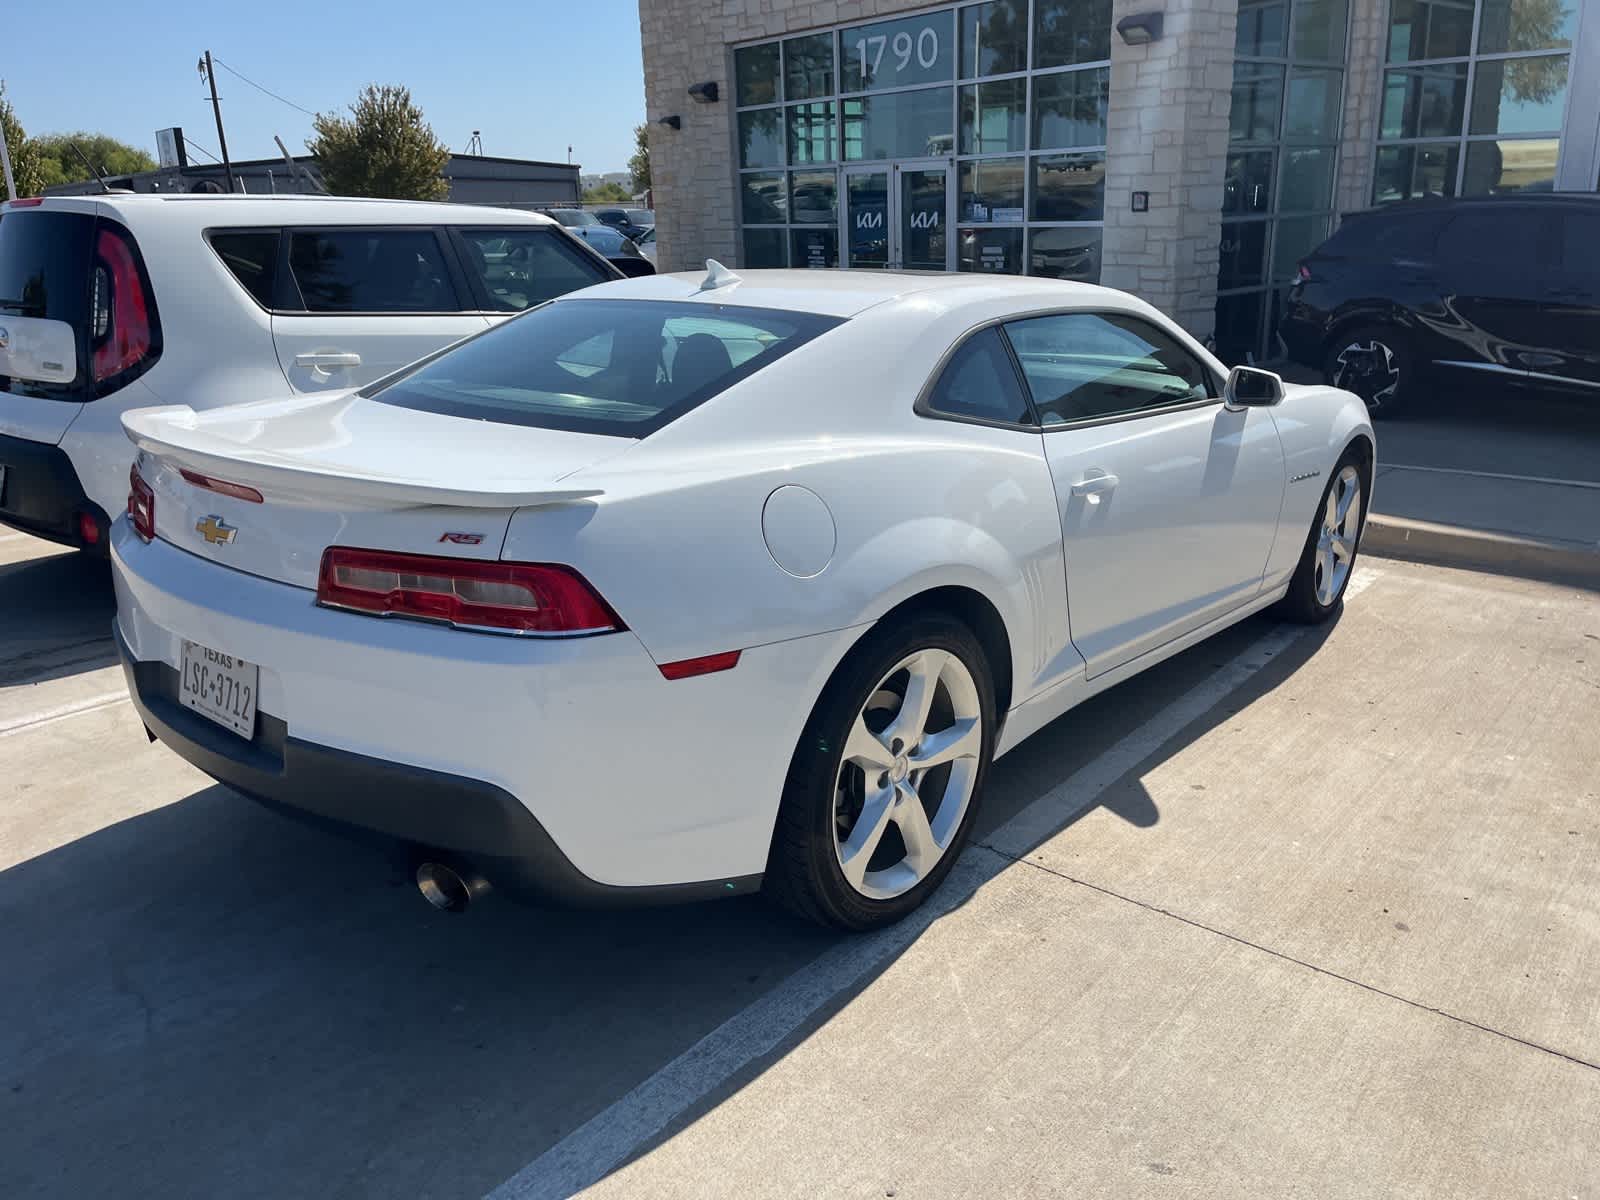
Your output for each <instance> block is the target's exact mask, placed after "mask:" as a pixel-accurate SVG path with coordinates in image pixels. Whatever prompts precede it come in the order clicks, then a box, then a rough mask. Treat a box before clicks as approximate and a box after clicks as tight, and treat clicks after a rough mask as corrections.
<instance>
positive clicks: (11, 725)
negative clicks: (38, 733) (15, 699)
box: [0, 689, 128, 738]
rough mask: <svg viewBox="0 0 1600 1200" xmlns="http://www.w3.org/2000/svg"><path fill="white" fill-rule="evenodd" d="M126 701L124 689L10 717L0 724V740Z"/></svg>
mask: <svg viewBox="0 0 1600 1200" xmlns="http://www.w3.org/2000/svg"><path fill="white" fill-rule="evenodd" d="M127 699H128V693H127V691H126V689H124V690H121V691H116V692H102V693H100V695H98V696H90V697H88V698H87V699H85V700H78V701H75V702H74V703H72V704H61V705H57V706H56V707H55V708H46V709H43V710H42V711H40V712H36V713H28V714H27V715H26V716H21V717H12V718H11V719H10V720H9V721H4V722H0V738H4V737H10V736H11V735H12V734H14V733H26V732H27V731H28V730H30V729H37V728H39V727H40V726H41V725H50V724H53V723H54V722H56V721H64V720H66V719H67V718H68V717H76V716H79V715H81V714H83V713H90V712H98V711H99V710H100V709H102V708H110V707H111V706H112V705H113V704H122V703H124V702H125V701H126V700H127Z"/></svg>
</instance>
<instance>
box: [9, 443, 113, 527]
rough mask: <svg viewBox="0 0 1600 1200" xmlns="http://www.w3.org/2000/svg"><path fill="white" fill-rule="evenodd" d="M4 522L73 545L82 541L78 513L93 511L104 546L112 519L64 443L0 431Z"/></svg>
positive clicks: (90, 512)
mask: <svg viewBox="0 0 1600 1200" xmlns="http://www.w3.org/2000/svg"><path fill="white" fill-rule="evenodd" d="M0 467H4V468H5V481H4V484H3V485H0V489H3V490H0V525H9V526H11V527H12V528H13V529H20V530H22V531H24V532H25V533H31V534H33V535H34V536H35V537H41V538H45V539H47V540H49V541H52V542H62V543H64V544H66V545H69V546H81V545H83V544H84V543H83V539H82V537H81V536H80V535H79V532H78V514H79V513H89V514H91V515H92V516H93V517H94V519H95V524H96V526H97V527H98V529H99V531H100V537H99V540H98V543H97V547H98V549H99V550H100V552H101V553H104V552H105V548H106V546H107V545H108V544H109V541H110V522H109V520H108V519H107V515H106V513H105V511H104V510H103V509H101V508H100V506H99V505H97V504H95V503H94V501H92V500H90V499H89V497H88V496H87V495H86V494H85V493H84V490H83V484H82V483H81V482H79V480H78V472H77V471H76V470H74V469H73V466H72V460H71V459H70V458H68V457H67V453H66V451H65V450H63V449H62V448H61V447H60V446H51V445H47V444H45V443H44V442H33V441H29V440H28V439H26V438H19V437H10V436H8V435H6V434H0Z"/></svg>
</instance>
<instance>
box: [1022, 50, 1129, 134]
mask: <svg viewBox="0 0 1600 1200" xmlns="http://www.w3.org/2000/svg"><path fill="white" fill-rule="evenodd" d="M1110 95H1111V70H1110V68H1108V67H1101V68H1099V69H1098V70H1091V71H1063V72H1061V73H1059V74H1054V75H1035V76H1034V77H1033V148H1034V149H1035V150H1053V149H1056V148H1057V147H1070V146H1103V145H1105V144H1106V110H1107V108H1108V107H1109V104H1110Z"/></svg>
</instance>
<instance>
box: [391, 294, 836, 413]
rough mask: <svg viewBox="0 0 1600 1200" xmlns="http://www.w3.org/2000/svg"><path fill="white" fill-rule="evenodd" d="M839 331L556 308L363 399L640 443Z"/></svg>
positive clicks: (708, 310)
mask: <svg viewBox="0 0 1600 1200" xmlns="http://www.w3.org/2000/svg"><path fill="white" fill-rule="evenodd" d="M838 324H840V321H839V319H838V318H835V317H824V316H817V315H815V314H812V313H795V312H779V311H774V310H770V309H762V308H739V307H735V306H732V305H713V304H683V303H670V302H662V301H651V300H560V301H557V302H555V303H553V304H547V305H545V306H543V307H542V308H536V309H534V310H533V311H531V312H528V313H526V314H524V315H523V316H520V317H518V318H516V319H515V320H513V321H508V322H506V323H505V324H504V325H500V326H498V327H497V328H495V329H491V330H490V331H489V332H488V333H485V334H482V335H480V336H478V337H476V338H473V339H472V340H471V341H468V342H465V343H463V344H461V345H460V346H457V347H456V348H455V349H453V350H448V351H446V352H445V353H443V354H441V355H439V356H437V357H435V358H432V359H429V360H427V361H425V362H424V363H423V364H422V365H421V366H419V367H418V368H416V369H415V370H413V371H412V372H410V373H409V374H407V375H404V376H401V377H400V378H398V379H390V380H383V381H380V382H379V383H378V384H375V385H374V386H372V387H370V388H368V389H367V390H366V391H364V392H363V393H362V395H363V396H367V397H369V398H371V399H374V400H377V401H379V402H381V403H383V404H393V405H396V406H398V407H400V408H411V409H416V410H418V411H421V412H432V413H441V414H444V415H446V416H453V417H466V418H469V419H472V420H479V421H495V422H498V423H500V424H504V425H528V426H533V427H535V428H540V429H564V430H570V431H575V432H578V433H600V434H610V435H614V436H620V437H644V436H646V435H647V434H650V433H653V432H654V431H655V430H657V429H660V428H661V427H662V426H664V425H667V424H668V423H670V422H671V421H674V420H676V419H677V418H678V417H679V416H681V415H683V414H684V413H686V412H688V411H689V410H690V409H691V408H694V407H695V406H696V405H698V404H703V403H705V402H706V401H707V400H709V399H710V398H711V397H713V396H715V395H716V394H717V393H719V392H721V391H724V390H725V389H727V388H729V387H731V386H732V385H733V384H735V383H737V382H739V380H741V379H744V378H746V377H747V376H749V375H752V374H754V373H755V372H757V371H759V370H761V369H762V368H763V367H765V366H767V365H768V364H769V363H773V362H776V361H777V360H778V359H780V358H782V357H783V356H784V355H785V354H788V353H789V352H790V351H791V350H793V349H795V348H796V347H798V346H803V345H805V343H806V342H809V341H810V340H811V339H812V338H814V337H816V336H817V335H819V334H821V333H824V332H826V331H827V330H829V329H832V328H833V327H834V326H835V325H838Z"/></svg>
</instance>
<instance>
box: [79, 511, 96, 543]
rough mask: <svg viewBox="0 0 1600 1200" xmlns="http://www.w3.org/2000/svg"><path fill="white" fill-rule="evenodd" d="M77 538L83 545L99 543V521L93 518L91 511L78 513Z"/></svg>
mask: <svg viewBox="0 0 1600 1200" xmlns="http://www.w3.org/2000/svg"><path fill="white" fill-rule="evenodd" d="M78 540H79V541H80V542H82V543H83V544H84V545H85V546H98V545H99V544H100V522H99V521H97V520H95V519H94V514H93V513H86V512H81V513H79V514H78Z"/></svg>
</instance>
